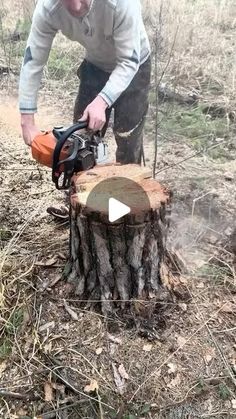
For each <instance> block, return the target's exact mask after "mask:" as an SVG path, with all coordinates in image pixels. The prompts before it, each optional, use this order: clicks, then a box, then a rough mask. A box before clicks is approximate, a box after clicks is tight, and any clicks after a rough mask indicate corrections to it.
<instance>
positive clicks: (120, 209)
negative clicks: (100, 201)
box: [109, 198, 131, 223]
mask: <svg viewBox="0 0 236 419" xmlns="http://www.w3.org/2000/svg"><path fill="white" fill-rule="evenodd" d="M130 211H131V209H130V207H128V206H127V205H125V204H123V203H122V202H120V201H118V200H117V199H115V198H110V199H109V221H110V223H114V221H117V220H119V219H120V218H122V217H124V215H126V214H129V213H130Z"/></svg>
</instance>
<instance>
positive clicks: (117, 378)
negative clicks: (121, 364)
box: [112, 364, 125, 395]
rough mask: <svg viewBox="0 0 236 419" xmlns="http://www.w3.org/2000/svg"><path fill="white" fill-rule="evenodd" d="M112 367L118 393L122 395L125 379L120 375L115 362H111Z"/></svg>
mask: <svg viewBox="0 0 236 419" xmlns="http://www.w3.org/2000/svg"><path fill="white" fill-rule="evenodd" d="M112 368H113V374H114V380H115V383H116V387H117V390H118V393H119V394H120V395H123V394H124V391H125V379H124V378H122V377H121V375H120V374H119V371H118V369H117V367H116V365H115V364H112Z"/></svg>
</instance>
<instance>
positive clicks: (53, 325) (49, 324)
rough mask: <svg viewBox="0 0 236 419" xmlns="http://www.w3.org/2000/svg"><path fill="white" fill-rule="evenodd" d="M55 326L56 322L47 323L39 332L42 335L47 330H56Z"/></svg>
mask: <svg viewBox="0 0 236 419" xmlns="http://www.w3.org/2000/svg"><path fill="white" fill-rule="evenodd" d="M55 325H56V324H55V322H54V320H53V321H52V322H48V323H45V324H43V325H42V326H40V327H39V332H40V333H42V332H44V331H45V330H48V329H54V327H55Z"/></svg>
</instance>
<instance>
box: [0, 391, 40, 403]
mask: <svg viewBox="0 0 236 419" xmlns="http://www.w3.org/2000/svg"><path fill="white" fill-rule="evenodd" d="M0 397H9V398H11V399H17V400H30V401H36V400H40V397H39V396H34V395H33V394H29V395H27V394H22V393H14V392H12V391H8V390H4V389H0Z"/></svg>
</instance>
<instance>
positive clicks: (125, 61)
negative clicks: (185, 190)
mask: <svg viewBox="0 0 236 419" xmlns="http://www.w3.org/2000/svg"><path fill="white" fill-rule="evenodd" d="M58 31H61V32H62V33H63V34H64V35H65V36H66V37H67V38H69V39H71V40H72V41H77V42H79V43H80V44H81V45H82V46H84V47H85V50H86V58H85V60H84V61H83V62H82V64H81V66H80V67H79V70H78V76H79V78H80V88H79V93H78V96H77V98H76V101H75V107H74V122H77V121H78V120H82V121H83V120H88V123H89V128H90V129H91V130H93V131H102V134H103V135H104V134H105V132H106V128H107V125H108V121H109V117H110V113H111V110H112V108H114V135H115V139H116V143H117V152H116V160H117V161H118V162H120V163H123V164H127V163H140V162H141V155H142V141H143V127H144V121H145V116H146V113H147V110H148V91H149V86H150V72H151V60H150V45H149V41H148V37H147V34H146V31H145V28H144V24H143V20H142V15H141V4H140V0H38V3H37V6H36V9H35V13H34V16H33V21H32V26H31V31H30V35H29V39H28V42H27V47H26V51H25V57H24V62H23V64H22V69H21V75H20V86H19V106H20V112H21V126H22V133H23V138H24V141H25V143H26V144H28V145H30V144H31V142H32V140H33V138H34V136H35V135H36V134H38V132H39V130H38V128H37V127H36V126H35V120H34V114H35V113H36V112H37V94H38V90H39V86H40V80H41V76H42V72H43V67H44V65H45V64H46V63H47V60H48V56H49V53H50V49H51V46H52V42H53V39H54V37H55V35H56V33H57V32H58Z"/></svg>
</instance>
